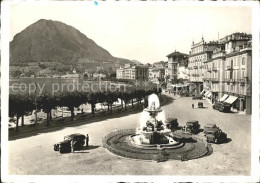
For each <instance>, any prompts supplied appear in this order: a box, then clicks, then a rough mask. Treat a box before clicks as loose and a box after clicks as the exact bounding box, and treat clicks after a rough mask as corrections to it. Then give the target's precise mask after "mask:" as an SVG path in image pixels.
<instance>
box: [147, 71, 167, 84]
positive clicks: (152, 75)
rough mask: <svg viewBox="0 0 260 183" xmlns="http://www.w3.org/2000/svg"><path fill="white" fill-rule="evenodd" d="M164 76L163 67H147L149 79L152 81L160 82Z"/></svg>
mask: <svg viewBox="0 0 260 183" xmlns="http://www.w3.org/2000/svg"><path fill="white" fill-rule="evenodd" d="M164 77H165V69H164V68H156V67H150V68H149V80H150V81H152V82H153V83H160V81H162V80H164Z"/></svg>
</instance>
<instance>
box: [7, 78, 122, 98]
mask: <svg viewBox="0 0 260 183" xmlns="http://www.w3.org/2000/svg"><path fill="white" fill-rule="evenodd" d="M36 86H37V87H36ZM119 86H121V87H122V89H124V85H123V84H121V85H119V84H115V83H111V82H110V81H87V80H84V79H82V78H71V79H67V78H66V79H63V78H19V79H10V80H9V93H29V94H32V93H35V92H36V93H37V94H41V93H42V92H44V91H48V92H51V93H52V94H55V93H56V92H58V91H61V92H62V91H75V90H78V91H109V90H110V91H113V90H115V88H117V87H119Z"/></svg>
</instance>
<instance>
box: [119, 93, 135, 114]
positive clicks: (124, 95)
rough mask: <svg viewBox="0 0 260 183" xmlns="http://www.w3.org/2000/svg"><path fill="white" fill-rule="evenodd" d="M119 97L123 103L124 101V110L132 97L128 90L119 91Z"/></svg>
mask: <svg viewBox="0 0 260 183" xmlns="http://www.w3.org/2000/svg"><path fill="white" fill-rule="evenodd" d="M119 97H120V98H121V100H122V101H124V103H125V111H127V107H126V105H127V103H128V102H129V101H130V100H131V98H132V96H131V92H129V91H124V92H120V95H119Z"/></svg>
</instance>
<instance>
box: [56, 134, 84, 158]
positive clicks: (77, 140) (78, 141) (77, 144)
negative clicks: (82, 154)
mask: <svg viewBox="0 0 260 183" xmlns="http://www.w3.org/2000/svg"><path fill="white" fill-rule="evenodd" d="M85 140H86V136H85V135H83V134H80V133H74V134H71V135H67V136H65V137H64V140H63V141H62V142H59V143H58V144H54V145H53V146H54V151H59V152H60V153H70V152H71V141H73V142H74V143H73V144H74V146H73V148H74V150H81V149H82V148H83V146H84V144H85Z"/></svg>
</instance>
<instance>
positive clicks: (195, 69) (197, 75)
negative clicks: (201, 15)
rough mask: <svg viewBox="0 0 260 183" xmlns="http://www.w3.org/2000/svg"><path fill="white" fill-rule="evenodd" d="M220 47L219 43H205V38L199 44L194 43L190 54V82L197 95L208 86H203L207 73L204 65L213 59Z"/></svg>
mask: <svg viewBox="0 0 260 183" xmlns="http://www.w3.org/2000/svg"><path fill="white" fill-rule="evenodd" d="M217 47H219V42H218V41H211V42H209V43H207V42H205V41H204V39H203V37H202V39H201V41H200V42H199V43H196V44H194V42H193V43H192V46H191V51H190V54H189V64H188V69H189V76H190V82H192V83H193V84H195V85H194V87H193V88H194V89H195V91H196V93H200V92H202V90H203V88H207V87H208V86H207V85H206V86H203V78H204V73H205V68H204V63H205V62H207V61H208V60H209V59H211V57H212V54H213V50H215V49H216V48H217Z"/></svg>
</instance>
